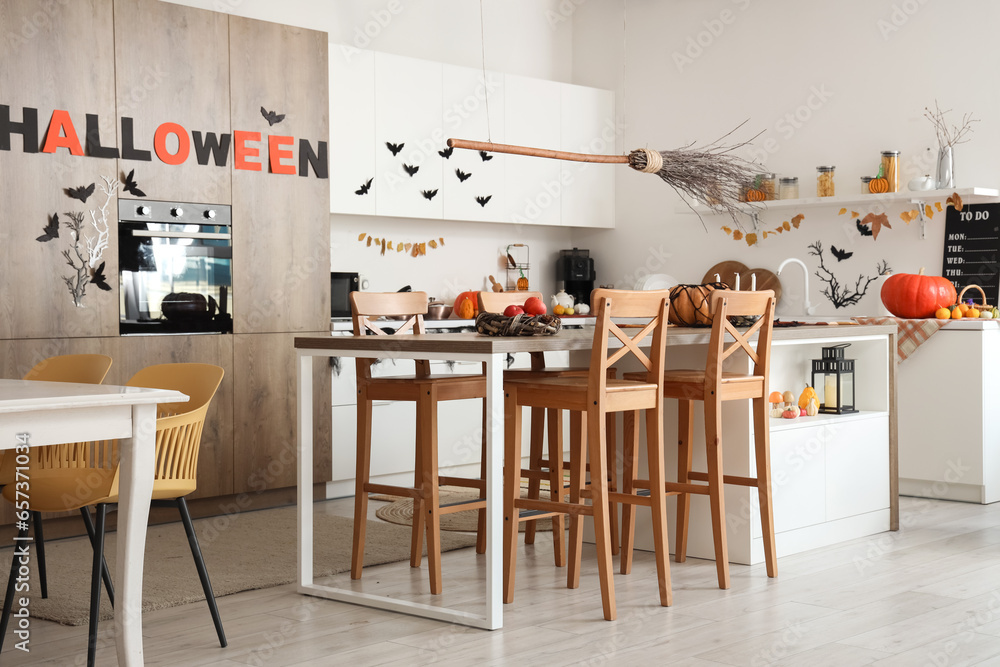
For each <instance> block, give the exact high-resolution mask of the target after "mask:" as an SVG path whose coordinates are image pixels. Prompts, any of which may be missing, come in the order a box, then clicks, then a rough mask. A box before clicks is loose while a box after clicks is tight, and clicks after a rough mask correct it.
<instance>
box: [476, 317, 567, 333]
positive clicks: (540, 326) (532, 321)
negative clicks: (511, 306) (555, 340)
mask: <svg viewBox="0 0 1000 667" xmlns="http://www.w3.org/2000/svg"><path fill="white" fill-rule="evenodd" d="M561 328H562V321H561V320H560V319H559V318H558V317H556V316H555V315H534V316H532V315H515V316H514V317H505V316H504V315H501V314H500V313H479V317H477V318H476V331H478V332H479V333H480V334H482V335H484V336H551V335H552V334H554V333H556V332H557V331H559V329H561Z"/></svg>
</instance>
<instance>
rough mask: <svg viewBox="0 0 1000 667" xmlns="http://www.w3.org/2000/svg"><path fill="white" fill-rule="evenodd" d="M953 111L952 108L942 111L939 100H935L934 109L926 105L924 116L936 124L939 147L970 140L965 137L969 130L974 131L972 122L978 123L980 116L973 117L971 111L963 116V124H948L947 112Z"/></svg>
mask: <svg viewBox="0 0 1000 667" xmlns="http://www.w3.org/2000/svg"><path fill="white" fill-rule="evenodd" d="M949 113H951V109H946V110H945V111H941V107H939V106H938V103H937V100H934V110H933V111H932V110H931V109H929V108H928V107H924V118H926V119H927V120H929V121H930V122H931V125H933V126H934V133H935V134H936V135H937V142H938V148H947V147H950V146H955V145H957V144H964V143H965V142H966V141H968V138H963V137H965V136H966V135H967V134H968V133H969V132H972V124H973V123H978V122H979V119H978V118H973V117H972V114H971V113H967V114H964V115H963V116H962V124H961V125H952V126H951V127H949V126H948V121H947V120H945V114H949Z"/></svg>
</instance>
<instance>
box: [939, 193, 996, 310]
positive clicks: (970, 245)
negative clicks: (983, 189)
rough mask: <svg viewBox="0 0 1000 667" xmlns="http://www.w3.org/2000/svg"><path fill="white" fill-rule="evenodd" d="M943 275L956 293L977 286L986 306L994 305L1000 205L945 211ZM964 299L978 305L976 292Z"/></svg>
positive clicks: (975, 205)
mask: <svg viewBox="0 0 1000 667" xmlns="http://www.w3.org/2000/svg"><path fill="white" fill-rule="evenodd" d="M943 267H944V268H943V271H944V273H943V275H944V277H945V278H947V279H948V280H950V281H951V282H952V284H953V285H955V289H956V290H957V291H959V292H961V291H962V288H963V287H965V286H966V285H973V284H975V285H979V286H980V287H982V288H983V291H984V292H985V293H986V302H987V303H988V304H990V305H991V306H996V305H997V292H998V288H1000V284H998V283H1000V204H973V205H967V206H964V207H963V208H962V210H961V211H956V210H955V208H954V207H951V206H949V207H948V213H947V215H946V216H945V223H944V263H943ZM965 297H966V298H968V297H974V298H975V299H976V302H977V303H978V302H979V292H977V291H976V290H971V291H969V292H966V293H965Z"/></svg>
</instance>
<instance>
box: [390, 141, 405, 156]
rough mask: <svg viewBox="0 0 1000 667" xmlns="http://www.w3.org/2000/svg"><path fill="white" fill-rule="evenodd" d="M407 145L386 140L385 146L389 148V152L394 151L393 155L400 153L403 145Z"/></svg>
mask: <svg viewBox="0 0 1000 667" xmlns="http://www.w3.org/2000/svg"><path fill="white" fill-rule="evenodd" d="M405 145H406V144H405V143H402V144H394V143H392V142H391V141H387V142H385V147H386V148H388V149H389V152H390V153H392V154H393V155H398V154H399V151H401V150H403V146H405Z"/></svg>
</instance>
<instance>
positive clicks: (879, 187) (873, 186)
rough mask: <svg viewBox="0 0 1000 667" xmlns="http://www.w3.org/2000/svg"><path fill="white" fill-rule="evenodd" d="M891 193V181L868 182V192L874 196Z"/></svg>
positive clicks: (874, 180) (876, 180)
mask: <svg viewBox="0 0 1000 667" xmlns="http://www.w3.org/2000/svg"><path fill="white" fill-rule="evenodd" d="M888 191H889V181H887V180H886V179H884V178H873V179H872V180H870V181H868V192H870V193H872V194H873V195H880V194H882V193H883V192H888Z"/></svg>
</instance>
